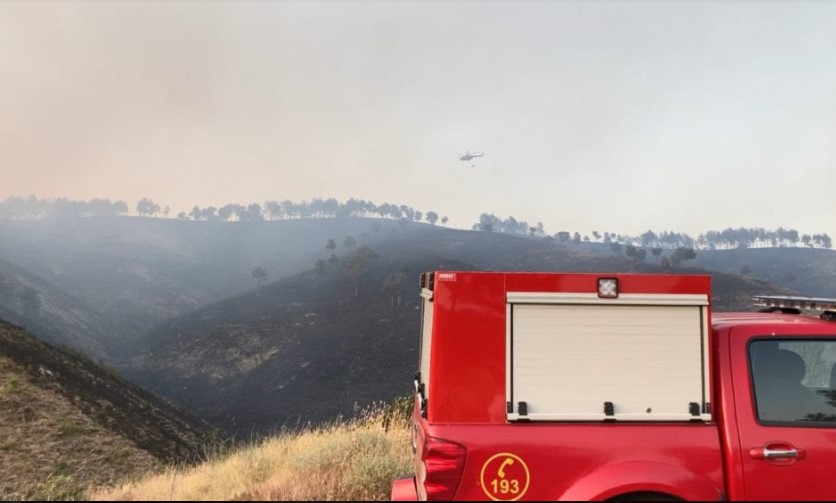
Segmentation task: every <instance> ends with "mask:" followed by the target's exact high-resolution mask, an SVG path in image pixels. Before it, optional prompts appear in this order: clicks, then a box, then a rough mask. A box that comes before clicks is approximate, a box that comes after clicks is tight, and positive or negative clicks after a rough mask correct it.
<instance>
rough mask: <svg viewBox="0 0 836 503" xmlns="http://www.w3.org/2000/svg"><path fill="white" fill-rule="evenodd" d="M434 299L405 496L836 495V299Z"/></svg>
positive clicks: (581, 279)
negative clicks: (728, 305) (739, 303)
mask: <svg viewBox="0 0 836 503" xmlns="http://www.w3.org/2000/svg"><path fill="white" fill-rule="evenodd" d="M421 296H422V299H423V302H422V305H423V309H422V323H421V335H420V350H419V364H418V372H417V373H416V376H415V408H414V417H413V425H412V427H413V431H412V436H413V438H412V447H413V451H414V460H415V472H414V475H411V476H409V477H406V478H403V479H399V480H397V481H395V483H394V485H393V490H392V499H394V500H415V499H420V500H453V499H456V500H478V499H483V500H494V501H516V500H523V499H535V500H631V499H633V500H648V499H653V500H691V499H694V500H722V499H741V500H742V499H750V500H752V499H756V500H770V499H779V500H786V499H807V500H810V499H829V500H832V499H836V486H834V485H832V484H830V482H829V480H828V478H827V475H828V474H829V473H830V470H831V467H832V466H836V368H835V367H836V323H834V322H833V321H830V320H832V319H834V318H836V314H834V313H836V301H829V300H826V299H807V298H794V297H788V298H778V297H758V298H756V302H757V304H758V305H759V306H760V307H762V308H763V311H765V312H760V313H725V314H721V313H712V311H711V281H710V277H709V276H702V275H655V274H654V275H649V274H645V275H642V274H563V273H503V272H464V271H436V272H430V273H425V274H423V275H422V277H421ZM802 311H817V312H821V313H823V314H822V315H821V317H814V316H809V315H803V314H801V313H802Z"/></svg>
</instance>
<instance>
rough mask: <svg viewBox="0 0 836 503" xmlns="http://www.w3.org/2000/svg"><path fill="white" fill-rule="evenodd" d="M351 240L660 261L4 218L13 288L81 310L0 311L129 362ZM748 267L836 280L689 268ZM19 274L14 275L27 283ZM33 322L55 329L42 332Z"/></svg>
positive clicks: (319, 222) (787, 255)
mask: <svg viewBox="0 0 836 503" xmlns="http://www.w3.org/2000/svg"><path fill="white" fill-rule="evenodd" d="M346 238H351V239H353V240H354V241H356V242H357V245H356V246H361V245H369V246H372V247H373V248H374V247H378V246H392V247H395V248H400V249H402V250H403V251H405V252H406V253H408V254H409V255H410V256H411V254H424V255H432V256H436V257H443V258H444V259H447V260H453V261H458V262H462V263H466V264H470V265H472V266H473V267H474V268H477V269H516V270H521V269H531V270H534V269H543V270H563V271H584V270H600V271H624V270H632V269H636V268H645V267H649V268H650V269H651V270H652V267H651V266H653V265H654V264H656V263H658V259H655V258H654V257H652V256H650V254H648V257H647V260H646V263H644V264H640V265H638V266H634V265H633V264H632V262H630V261H629V260H628V259H627V258H626V257H625V256H624V255H623V254H620V255H616V254H613V253H612V252H611V251H610V250H609V246H608V245H605V244H602V243H590V242H580V243H578V244H575V243H573V242H571V241H569V242H560V241H559V240H554V239H550V238H549V239H543V238H529V237H522V236H519V235H508V234H500V233H493V232H477V231H469V230H458V229H450V228H445V227H441V226H433V225H429V224H426V223H416V222H412V221H398V220H393V219H388V218H386V219H384V218H357V217H351V218H348V217H345V218H322V219H295V220H280V221H246V222H221V221H190V220H179V219H163V218H143V217H93V218H52V219H44V220H29V221H14V220H0V259H4V260H5V261H6V262H4V263H5V264H8V265H7V266H6V269H8V268H9V267H12V264H14V266H16V268H17V270H18V271H23V272H25V273H26V274H28V275H29V277H31V278H38V279H39V282H35V281H33V280H25V281H24V280H21V279H17V280H15V281H16V282H17V283H18V284H27V285H28V287H29V288H30V289H31V290H32V291H34V292H35V293H37V294H38V295H39V296H40V298H41V299H42V300H45V299H49V298H51V297H52V293H51V292H55V291H57V292H66V293H69V294H70V295H71V296H72V297H73V301H74V303H75V304H76V306H75V307H73V308H71V309H69V310H65V309H56V310H55V311H54V313H55V314H56V316H55V318H56V319H54V321H55V323H51V324H49V323H45V320H39V319H33V318H34V317H30V316H25V313H23V312H22V311H21V308H20V306H18V307H17V308H15V307H14V306H12V309H9V306H10V305H12V304H14V303H17V304H20V301H19V300H14V301H13V302H12V304H10V303H9V302H5V303H4V302H3V300H2V299H0V309H3V308H5V311H4V315H6V316H8V317H9V318H10V319H14V320H15V321H16V322H18V323H19V324H24V325H26V326H27V327H30V328H32V330H33V332H35V333H36V334H37V335H39V336H42V337H47V336H48V334H57V333H61V331H62V330H63V329H64V325H65V323H64V322H65V321H69V320H61V319H60V318H62V317H64V315H63V314H59V313H61V312H64V313H69V314H67V317H69V318H73V317H78V316H80V315H77V314H72V313H78V312H80V311H84V312H85V313H86V314H85V316H86V317H87V318H89V319H88V320H85V321H83V322H82V321H81V320H78V321H79V322H80V323H79V325H84V326H87V327H88V328H89V330H78V328H79V327H76V328H72V322H70V323H68V324H66V325H67V327H68V330H69V331H70V332H72V333H78V334H79V337H80V334H81V333H84V334H86V337H87V338H88V339H89V340H88V341H86V343H85V344H86V345H79V344H76V347H82V348H84V350H85V351H92V352H93V353H96V354H98V351H99V348H95V347H94V346H95V345H98V346H101V347H102V348H103V350H104V351H105V352H107V353H108V355H109V356H112V357H114V358H129V357H132V356H134V355H135V354H136V353H137V352H138V351H139V350H142V349H143V347H142V342H141V340H142V338H143V336H144V335H145V334H146V332H147V331H148V330H149V328H151V327H154V326H156V325H158V324H160V323H162V322H164V321H165V320H168V319H172V318H175V317H177V316H179V315H182V314H186V313H189V312H191V311H193V310H196V309H200V308H202V307H204V306H206V305H209V304H211V303H213V302H218V301H222V300H223V299H227V298H230V297H233V296H235V295H238V294H242V293H245V292H248V291H251V290H254V289H255V287H256V280H255V278H253V276H252V274H251V272H252V271H253V269H254V268H255V267H257V266H261V267H263V268H264V270H265V271H266V273H267V277H266V279H267V281H268V282H272V281H276V280H278V279H281V278H283V277H286V276H289V275H293V274H297V273H299V272H302V271H305V270H307V269H309V268H311V267H312V266H313V264H314V263H315V262H316V260H318V259H328V257H329V256H330V252H329V251H328V250H326V248H325V244H326V242H327V241H328V240H329V239H333V240H334V243H335V245H336V249H335V250H334V252H335V253H336V255H337V256H338V257H344V256H345V255H346V254H348V253H350V252H351V248H350V247H349V246H348V245H346V244H345V239H346ZM666 253H668V252H666ZM750 257H751V258H750ZM744 264H748V265H749V267H750V269H751V274H750V276H751V277H752V278H757V279H762V280H767V281H768V282H770V283H772V284H775V285H776V286H780V287H784V288H790V289H793V290H796V291H799V292H801V293H806V294H811V295H813V294H814V295H819V294H828V293H830V292H834V287H833V286H832V285H836V252H833V251H832V250H821V249H816V250H808V249H801V248H782V249H766V250H764V249H747V250H729V251H714V252H709V251H700V252H698V254H697V260H696V261H693V262H692V263H690V264H689V265H692V266H697V267H701V268H703V269H708V270H717V271H720V272H727V273H730V274H735V275H737V274H739V273H740V270H741V268H742V266H743V265H744ZM2 268H3V266H2V265H0V269H2ZM0 272H2V271H0ZM23 272H18V273H15V274H13V276H16V277H17V278H22V277H27V276H26V274H24V273H23ZM41 284H43V285H44V286H43V288H41ZM0 290H2V285H0ZM18 291H26V289H25V288H23V289H18ZM834 296H836V293H834ZM49 303H52V301H49V302H45V304H49ZM70 312H72V313H70ZM94 319H95V322H94ZM36 323H43V324H46V325H50V326H47V327H44V329H43V330H42V329H41V328H39V327H36V326H35V324H36ZM50 340H58V339H55V338H53V339H50ZM61 342H65V341H61ZM112 361H115V360H112Z"/></svg>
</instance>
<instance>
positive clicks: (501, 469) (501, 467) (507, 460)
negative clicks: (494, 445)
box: [496, 458, 514, 479]
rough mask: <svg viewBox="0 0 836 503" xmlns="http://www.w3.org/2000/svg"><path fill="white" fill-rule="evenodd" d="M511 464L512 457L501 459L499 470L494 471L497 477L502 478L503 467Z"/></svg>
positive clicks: (503, 475) (503, 474)
mask: <svg viewBox="0 0 836 503" xmlns="http://www.w3.org/2000/svg"><path fill="white" fill-rule="evenodd" d="M513 464H514V460H513V459H512V458H505V461H503V462H502V464H501V465H499V470H497V472H496V474H497V475H499V478H501V479H504V478H505V467H506V466H511V465H513Z"/></svg>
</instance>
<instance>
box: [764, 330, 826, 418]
mask: <svg viewBox="0 0 836 503" xmlns="http://www.w3.org/2000/svg"><path fill="white" fill-rule="evenodd" d="M749 365H750V371H751V375H752V380H753V384H754V393H755V404H756V410H757V415H758V419H759V420H760V421H761V422H762V423H791V424H792V425H793V426H830V427H833V426H836V340H797V339H795V340H774V339H769V340H757V341H753V342H752V343H751V344H750V345H749Z"/></svg>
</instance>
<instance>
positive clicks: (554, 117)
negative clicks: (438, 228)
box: [0, 0, 836, 236]
mask: <svg viewBox="0 0 836 503" xmlns="http://www.w3.org/2000/svg"><path fill="white" fill-rule="evenodd" d="M834 27H836V2H824V1H817V2H809V3H803V2H797V1H793V2H790V1H785V2H719V1H716V2H631V1H621V2H603V1H592V2H589V1H587V2H569V1H559V2H558V1H556V2H542V3H541V2H496V1H494V2H479V1H460V2H420V3H412V2H398V1H393V2H357V1H345V2H323V1H319V2H304V3H302V2H288V1H282V2H268V1H258V2H256V1H252V2H222V1H211V2H209V1H204V2H185V1H181V2H176V1H175V2H162V1H159V2H156V1H147V0H146V1H136V2H128V1H118V2H106V1H90V2H80V1H79V2H72V1H63V2H48V1H38V2H10V1H3V2H0V199H2V198H5V197H6V196H9V195H21V196H28V195H29V194H36V195H38V196H39V197H50V198H51V197H57V196H66V197H70V198H76V199H90V198H93V197H107V198H111V199H123V200H126V201H127V202H128V203H129V205H130V206H131V207H132V208H133V207H134V206H135V204H136V201H137V200H138V199H140V198H142V197H146V196H147V197H151V198H152V199H154V200H155V201H156V202H157V203H159V204H161V205H170V206H171V208H172V210H173V212H174V213H177V212H178V211H181V210H185V211H188V210H189V209H190V208H191V207H192V206H194V205H200V206H208V205H216V206H219V205H223V204H225V203H229V202H237V203H250V202H263V201H265V200H268V199H278V200H282V199H292V200H294V201H301V200H305V199H307V200H310V199H312V198H315V197H336V198H337V199H340V200H345V199H347V198H349V197H357V198H363V199H369V200H372V201H374V202H376V203H378V204H380V203H383V202H391V203H397V204H408V205H411V206H413V207H415V208H416V209H419V210H423V211H425V212H426V211H427V210H435V211H437V212H438V213H440V214H442V215H448V216H449V217H450V219H451V224H452V225H454V226H457V227H468V228H469V227H470V225H471V224H472V223H473V222H475V221H476V220H477V219H478V216H479V214H480V213H482V212H485V211H487V212H492V213H495V214H497V215H498V216H500V217H507V216H508V215H513V216H514V217H515V218H517V219H522V220H528V221H529V222H530V223H534V222H537V221H542V222H543V223H544V225H545V227H546V230H547V231H548V232H551V233H554V232H556V231H558V230H571V231H575V230H577V231H581V232H591V231H592V230H599V231H601V232H603V231H605V230H606V231H616V232H619V233H640V232H642V231H644V230H647V229H648V228H650V229H653V230H656V231H661V230H678V231H685V232H689V233H692V234H693V235H696V234H698V233H699V232H702V231H705V230H710V229H721V228H725V227H728V226H733V227H737V226H747V227H748V226H763V227H767V228H776V227H778V226H784V227H791V228H796V229H798V230H799V231H801V232H810V233H814V232H828V233H829V234H830V235H831V236H836V197H834V190H836V29H834ZM467 149H470V150H471V151H473V150H485V151H486V155H485V157H484V158H482V159H478V160H477V161H476V162H475V165H476V167H475V168H473V167H471V165H470V163H466V162H461V161H459V160H458V157H459V156H460V155H461V154H463V153H464V152H465V151H466V150H467Z"/></svg>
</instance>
